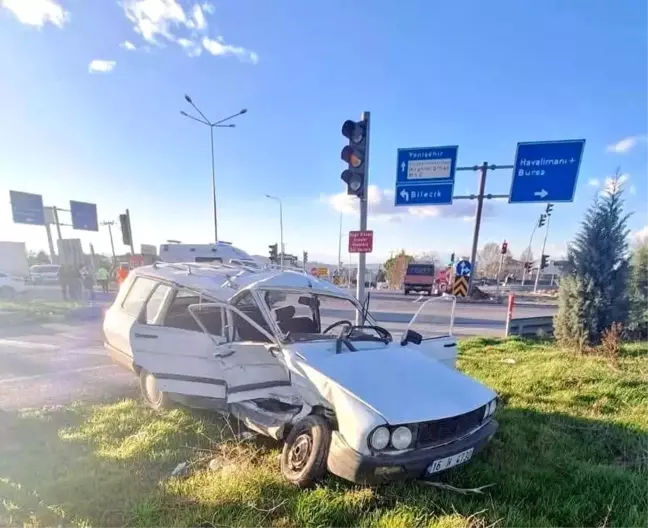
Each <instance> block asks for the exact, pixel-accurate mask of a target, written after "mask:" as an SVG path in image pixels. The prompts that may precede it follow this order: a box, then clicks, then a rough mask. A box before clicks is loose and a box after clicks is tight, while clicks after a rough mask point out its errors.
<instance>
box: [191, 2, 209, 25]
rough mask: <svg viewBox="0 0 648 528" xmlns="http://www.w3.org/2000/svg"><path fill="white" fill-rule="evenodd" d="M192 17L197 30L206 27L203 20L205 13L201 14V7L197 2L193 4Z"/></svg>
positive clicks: (205, 22) (205, 21)
mask: <svg viewBox="0 0 648 528" xmlns="http://www.w3.org/2000/svg"><path fill="white" fill-rule="evenodd" d="M192 18H193V21H194V23H195V25H196V29H198V30H199V31H203V30H205V29H207V20H205V15H203V12H202V9H201V8H200V6H199V5H198V4H196V5H195V6H193V10H192Z"/></svg>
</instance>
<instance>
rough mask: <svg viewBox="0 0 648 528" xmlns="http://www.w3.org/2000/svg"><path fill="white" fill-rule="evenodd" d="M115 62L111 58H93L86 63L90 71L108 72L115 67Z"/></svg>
mask: <svg viewBox="0 0 648 528" xmlns="http://www.w3.org/2000/svg"><path fill="white" fill-rule="evenodd" d="M116 65H117V63H116V62H115V61H112V60H101V59H94V60H92V61H90V64H89V65H88V71H89V72H90V73H108V72H111V71H113V70H114V69H115V66H116Z"/></svg>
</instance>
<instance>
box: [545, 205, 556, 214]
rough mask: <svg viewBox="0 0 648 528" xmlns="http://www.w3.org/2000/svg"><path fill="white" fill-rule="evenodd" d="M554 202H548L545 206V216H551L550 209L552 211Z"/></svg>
mask: <svg viewBox="0 0 648 528" xmlns="http://www.w3.org/2000/svg"><path fill="white" fill-rule="evenodd" d="M553 207H554V204H552V203H548V204H547V208H546V209H545V213H547V216H551V211H553Z"/></svg>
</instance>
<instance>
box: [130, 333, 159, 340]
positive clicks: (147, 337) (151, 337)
mask: <svg viewBox="0 0 648 528" xmlns="http://www.w3.org/2000/svg"><path fill="white" fill-rule="evenodd" d="M135 337H141V338H143V339H157V338H158V336H156V335H155V334H140V333H139V332H135Z"/></svg>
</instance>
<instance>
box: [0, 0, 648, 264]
mask: <svg viewBox="0 0 648 528" xmlns="http://www.w3.org/2000/svg"><path fill="white" fill-rule="evenodd" d="M0 5H2V6H3V8H0V68H1V70H0V71H2V81H1V82H0V115H1V116H2V125H1V126H0V160H1V161H0V193H1V194H2V195H3V196H4V197H5V199H4V200H2V203H1V204H0V233H1V235H0V238H1V239H9V240H25V241H26V242H27V244H28V247H29V248H31V249H40V248H46V246H47V242H46V237H45V232H44V229H43V228H40V227H32V226H20V225H15V224H13V223H12V221H11V214H10V208H9V203H8V198H9V193H8V191H9V189H15V190H21V191H26V192H35V193H40V194H43V196H44V201H45V204H46V205H57V206H59V207H66V206H67V204H68V202H69V200H79V201H87V202H93V203H96V204H97V207H98V211H99V217H100V220H111V219H115V218H117V216H118V214H119V213H120V212H122V211H123V210H124V209H126V208H129V209H130V211H131V215H132V222H133V233H134V238H135V243H136V245H138V244H140V243H153V244H159V243H161V242H164V241H165V240H166V239H180V240H182V241H185V242H210V241H212V237H213V235H212V220H211V218H212V217H211V214H212V213H211V200H210V153H209V132H208V129H207V128H206V127H203V126H201V125H199V124H197V123H194V122H191V121H189V120H187V119H186V118H183V117H182V116H181V115H180V113H179V112H180V110H186V111H189V110H191V109H190V108H189V107H188V105H187V104H186V103H185V101H184V99H183V96H184V94H185V93H188V94H190V95H191V97H192V98H193V100H194V101H195V102H196V103H197V104H198V105H199V107H200V108H201V109H202V110H203V112H205V113H206V114H207V115H208V117H210V118H211V119H213V120H216V119H217V118H219V117H224V116H227V115H230V114H233V113H235V112H237V111H238V110H239V109H241V108H247V109H248V113H247V114H246V115H243V116H241V117H239V118H237V120H236V125H237V128H232V129H217V130H216V131H215V133H216V134H215V135H216V177H217V199H218V206H219V235H220V238H221V239H223V240H229V241H232V242H233V243H234V244H235V245H237V246H239V247H241V248H244V249H246V250H247V251H249V252H251V253H261V254H266V253H267V246H268V244H271V243H273V242H276V241H278V238H279V222H278V211H277V204H276V202H273V201H270V200H268V199H267V198H265V197H264V195H265V194H267V193H268V194H273V195H275V196H279V197H281V198H282V200H283V205H284V226H285V242H286V250H287V251H288V252H294V253H298V254H301V251H302V250H307V251H308V252H309V255H310V258H311V260H312V259H320V260H327V261H329V262H334V261H335V260H336V258H337V239H338V225H339V218H340V212H342V213H344V214H343V227H344V231H348V230H349V229H353V228H355V227H356V226H357V223H358V219H357V216H356V215H355V207H356V205H357V204H356V203H355V202H353V200H350V199H349V198H347V197H346V196H345V195H344V194H343V193H344V184H343V182H342V181H341V180H340V172H341V171H342V170H343V169H344V163H343V162H342V161H341V160H340V158H339V153H340V150H341V148H342V147H343V145H344V144H345V143H344V138H343V137H342V136H341V134H340V127H341V124H342V122H343V121H344V120H345V119H348V118H358V117H359V116H360V113H361V112H362V111H363V110H370V111H371V113H372V136H371V137H372V146H371V163H370V167H371V168H370V179H371V184H372V186H373V187H372V188H371V192H370V198H371V202H372V204H371V206H370V211H371V212H372V213H373V214H372V216H371V217H370V219H369V227H370V228H372V229H373V230H374V231H375V242H374V254H373V255H372V256H371V259H370V260H373V261H380V260H383V259H384V258H385V257H386V256H388V255H389V252H390V251H393V250H398V249H400V248H405V249H406V250H408V251H410V252H413V253H420V252H423V251H437V252H438V253H440V254H441V255H442V256H444V257H445V256H447V255H448V254H449V253H450V252H451V251H452V250H454V251H456V252H457V253H458V254H467V253H468V251H469V248H470V244H471V236H472V228H473V223H472V220H471V217H472V215H473V212H474V206H475V204H474V202H469V201H463V202H456V204H455V205H454V206H443V207H437V208H418V209H414V208H413V209H409V210H408V209H403V208H398V209H395V208H394V207H393V206H392V202H393V198H392V195H391V194H390V192H391V191H393V186H394V178H395V169H396V167H395V165H396V163H395V161H396V150H397V149H398V148H403V147H425V146H434V145H459V164H460V165H474V164H477V163H481V162H482V161H485V160H487V161H489V162H491V163H496V164H510V163H512V162H513V157H514V154H515V148H516V144H517V142H518V141H541V140H557V139H571V138H585V139H586V140H587V144H586V147H585V155H584V158H583V162H582V164H581V169H580V177H579V183H578V187H577V191H576V197H575V201H574V203H571V204H557V205H556V207H555V209H554V216H553V225H552V229H551V231H550V234H549V250H548V251H547V252H548V253H550V254H551V255H552V257H554V256H559V255H560V254H561V253H563V252H564V245H565V242H567V241H569V240H570V239H571V238H572V237H573V235H574V233H575V230H576V229H577V228H578V225H579V222H580V219H581V218H582V214H583V212H584V210H585V209H586V208H587V206H588V205H589V204H590V203H591V200H592V199H593V197H594V196H595V195H596V194H597V193H600V192H601V191H602V190H603V188H604V186H605V180H606V178H607V177H609V176H610V175H611V174H613V173H614V171H615V170H616V169H617V167H620V168H621V171H622V172H623V173H624V175H625V176H624V179H626V180H627V181H626V184H625V187H626V197H627V209H628V210H629V211H634V215H633V217H632V218H631V221H630V227H631V228H632V230H633V232H635V233H636V232H642V230H644V231H643V232H646V233H648V219H647V205H646V204H647V196H648V183H647V178H646V172H647V168H648V163H647V158H646V153H647V149H646V133H647V126H646V115H647V113H648V108H647V94H648V88H647V76H648V72H647V64H648V55H647V51H646V43H647V39H648V34H647V29H646V20H647V16H648V14H647V12H646V4H645V2H644V1H642V0H627V1H624V2H620V3H619V2H617V3H613V2H602V1H601V2H599V1H593V2H563V1H558V0H555V1H544V2H535V3H531V2H515V1H512V0H510V1H499V2H479V1H466V2H460V3H458V2H443V3H442V2H427V1H408V2H400V3H397V2H383V1H371V0H367V1H359V0H358V1H354V2H348V1H347V2H343V1H341V0H340V1H326V2H304V1H292V0H281V1H278V2H261V1H258V0H257V1H246V0H237V1H233V0H231V1H225V0H221V1H210V2H209V3H206V2H194V1H189V0H187V1H182V0H122V1H120V2H117V1H113V0H102V1H101V2H99V1H91V2H89V1H87V0H86V1H84V0H0ZM133 48H134V49H133ZM93 61H94V62H93ZM510 182H511V172H510V171H496V172H491V173H489V177H488V184H487V191H488V192H492V193H507V192H508V190H509V187H510ZM476 190H477V177H476V175H474V174H472V173H466V172H463V173H459V175H458V176H457V182H456V186H455V193H457V194H465V193H471V192H472V193H474V192H476ZM543 208H544V206H542V205H509V204H507V203H505V202H495V201H493V203H489V204H488V205H487V207H486V216H485V219H484V222H483V224H482V234H481V237H480V246H481V245H483V243H486V242H491V241H492V242H501V240H503V239H504V238H506V239H507V240H509V247H510V248H511V250H512V251H513V253H514V255H515V256H518V255H519V253H520V252H521V251H522V250H523V249H524V247H525V246H526V244H527V243H528V236H529V234H530V231H531V229H532V227H533V224H534V222H535V220H536V218H537V216H538V214H539V213H540V212H541V211H542V210H543ZM64 220H65V219H64ZM63 230H64V232H63V234H64V236H66V237H77V236H80V237H81V238H82V240H83V242H84V244H85V245H86V249H87V243H88V242H92V243H93V244H94V246H95V248H96V249H97V250H98V251H102V252H107V251H109V242H108V234H107V232H106V231H105V229H104V228H102V230H101V231H100V232H99V233H88V234H86V233H84V232H79V231H72V230H71V228H65V227H64V228H63ZM540 244H541V237H536V240H535V243H534V251H535V253H536V255H537V254H538V253H539V251H540ZM343 246H346V241H344V242H343ZM117 249H118V251H120V250H123V249H124V248H123V247H122V246H121V244H120V243H119V244H118V246H117ZM347 259H348V256H347V255H346V252H345V251H344V252H343V260H345V261H346V260H347Z"/></svg>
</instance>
